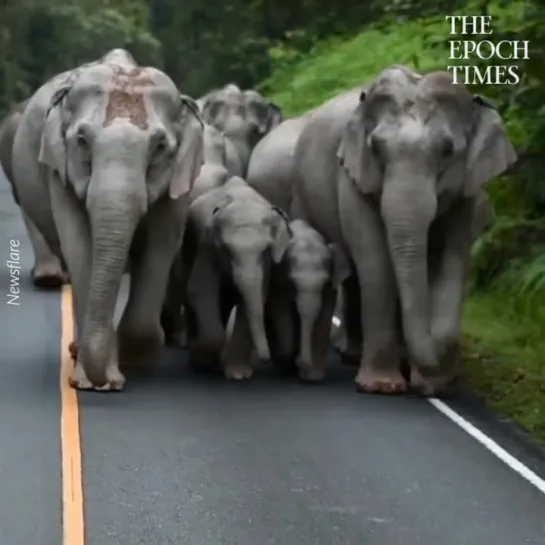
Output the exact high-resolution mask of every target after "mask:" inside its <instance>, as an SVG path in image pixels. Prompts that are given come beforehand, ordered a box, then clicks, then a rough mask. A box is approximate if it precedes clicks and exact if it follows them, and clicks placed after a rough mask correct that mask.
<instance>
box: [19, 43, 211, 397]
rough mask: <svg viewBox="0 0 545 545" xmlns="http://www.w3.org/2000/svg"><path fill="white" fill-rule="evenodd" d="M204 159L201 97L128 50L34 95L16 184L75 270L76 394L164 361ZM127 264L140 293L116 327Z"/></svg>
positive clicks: (107, 386) (111, 385) (22, 129)
mask: <svg viewBox="0 0 545 545" xmlns="http://www.w3.org/2000/svg"><path fill="white" fill-rule="evenodd" d="M202 162H203V124H202V120H201V119H200V115H199V114H198V108H197V106H196V104H195V102H194V101H193V100H192V99H190V98H189V97H185V96H182V95H180V93H179V91H178V90H177V88H176V86H175V84H174V83H173V82H172V80H171V79H170V78H169V77H168V76H167V75H165V74H164V73H163V72H161V71H159V70H157V69H154V68H149V67H145V68H142V67H138V66H137V64H136V63H135V61H134V59H133V58H132V56H131V55H130V54H129V53H128V52H126V51H124V50H112V51H110V52H109V53H108V54H107V55H105V56H104V57H103V58H102V59H100V60H98V61H95V62H92V63H89V64H87V65H83V66H80V67H78V68H76V69H74V70H70V71H68V72H65V73H63V74H60V75H58V76H56V77H54V78H52V79H51V80H50V81H48V82H47V83H45V84H44V85H43V86H42V87H41V88H40V89H38V91H36V93H35V94H34V95H33V97H32V98H31V99H30V102H29V103H28V105H27V108H26V109H25V111H24V113H23V115H22V117H21V120H20V125H19V128H18V129H17V133H16V135H15V141H14V145H13V178H14V184H15V186H16V190H17V194H18V197H19V201H20V205H21V207H22V208H23V209H24V211H25V212H26V213H27V214H28V216H29V217H30V218H31V220H32V221H33V223H34V224H35V225H36V227H37V228H38V229H39V230H40V232H41V233H42V234H43V235H44V237H45V239H46V240H47V242H48V244H49V246H50V247H51V249H52V250H53V251H54V252H55V253H56V254H57V255H58V256H60V255H61V254H62V255H63V256H64V258H65V260H66V263H67V266H68V270H69V272H70V276H71V281H72V288H73V289H72V291H73V293H72V299H73V312H74V319H75V326H76V327H75V329H76V331H75V332H74V338H75V340H76V341H77V361H76V364H75V367H74V370H73V372H72V375H71V377H70V384H71V386H72V387H74V388H80V389H102V390H119V389H122V388H123V386H124V383H125V376H124V374H123V373H122V371H121V369H120V368H124V367H125V368H127V369H130V368H131V367H133V368H134V367H137V366H139V365H146V366H147V365H153V364H154V363H155V362H156V360H157V357H158V353H159V350H160V348H161V346H162V345H163V330H162V328H161V326H160V323H159V315H160V309H161V304H162V301H163V298H164V296H165V291H166V285H167V279H168V272H169V269H170V266H171V264H172V262H173V259H174V256H175V254H176V252H177V251H178V250H179V248H180V244H181V242H182V237H183V231H184V226H185V221H186V216H187V208H188V199H189V193H190V190H191V187H192V185H193V182H194V180H195V178H196V177H197V175H198V173H199V170H200V168H201V165H202ZM127 267H128V270H129V272H130V275H131V283H130V293H129V297H128V302H127V305H126V307H125V309H124V312H123V316H122V318H121V322H120V324H119V327H118V328H117V331H115V330H114V324H113V318H114V309H115V305H116V301H117V297H118V292H119V288H120V283H121V278H122V275H123V272H124V271H125V270H126V269H127Z"/></svg>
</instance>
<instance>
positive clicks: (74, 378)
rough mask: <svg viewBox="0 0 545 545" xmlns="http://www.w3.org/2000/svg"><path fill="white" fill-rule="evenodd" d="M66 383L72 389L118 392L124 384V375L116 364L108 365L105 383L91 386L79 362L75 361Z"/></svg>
mask: <svg viewBox="0 0 545 545" xmlns="http://www.w3.org/2000/svg"><path fill="white" fill-rule="evenodd" d="M68 384H69V385H70V387H71V388H74V390H81V391H91V390H92V391H95V392H120V391H121V390H123V388H124V386H125V377H124V376H123V374H122V373H121V372H120V371H119V369H118V367H117V366H114V365H110V366H109V367H108V369H106V384H104V385H103V386H93V384H92V383H91V381H90V380H89V379H88V378H87V375H86V374H85V370H84V369H83V366H82V364H81V363H80V362H76V365H75V366H74V369H73V371H72V373H71V375H70V377H69V378H68Z"/></svg>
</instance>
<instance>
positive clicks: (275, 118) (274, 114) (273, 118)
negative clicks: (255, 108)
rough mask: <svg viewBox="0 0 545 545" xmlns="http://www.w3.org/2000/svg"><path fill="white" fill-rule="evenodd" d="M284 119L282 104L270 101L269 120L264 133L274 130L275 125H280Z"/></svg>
mask: <svg viewBox="0 0 545 545" xmlns="http://www.w3.org/2000/svg"><path fill="white" fill-rule="evenodd" d="M283 120H284V116H283V114H282V108H280V106H278V104H275V103H274V102H269V104H268V115H267V122H266V125H265V126H264V129H265V132H264V133H263V134H265V133H268V132H270V131H272V130H273V129H274V128H275V127H278V125H280V123H282V121H283Z"/></svg>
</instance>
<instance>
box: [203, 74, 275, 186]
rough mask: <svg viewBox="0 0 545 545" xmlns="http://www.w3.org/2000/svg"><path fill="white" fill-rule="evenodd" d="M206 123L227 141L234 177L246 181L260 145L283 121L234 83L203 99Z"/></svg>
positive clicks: (268, 104)
mask: <svg viewBox="0 0 545 545" xmlns="http://www.w3.org/2000/svg"><path fill="white" fill-rule="evenodd" d="M199 101H200V103H201V111H202V116H203V119H204V120H205V121H206V122H207V123H209V124H211V125H214V126H215V127H217V128H218V129H220V130H221V131H223V133H224V134H225V136H226V138H227V141H228V142H227V164H228V170H229V173H230V175H232V176H234V175H236V176H241V177H242V178H246V173H247V169H248V163H249V161H250V156H251V154H252V150H253V149H254V147H255V146H256V144H257V143H258V142H259V140H261V138H263V136H265V135H266V134H267V133H268V132H270V131H271V130H272V129H273V128H274V127H276V126H277V125H279V124H280V123H281V121H282V110H281V109H280V107H279V106H278V105H276V104H274V103H273V102H268V101H267V100H265V98H264V97H263V96H262V95H261V94H259V93H258V92H257V91H255V90H253V89H248V90H245V91H242V90H241V89H240V88H239V87H238V86H237V85H235V84H234V83H229V84H227V85H226V86H225V87H223V88H222V89H219V90H216V91H211V92H210V93H208V94H207V95H205V96H204V97H201V98H200V99H199Z"/></svg>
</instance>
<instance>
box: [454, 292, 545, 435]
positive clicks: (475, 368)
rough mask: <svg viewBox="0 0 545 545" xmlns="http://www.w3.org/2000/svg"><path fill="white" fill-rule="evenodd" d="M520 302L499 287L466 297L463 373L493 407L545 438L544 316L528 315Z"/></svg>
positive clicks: (463, 327)
mask: <svg viewBox="0 0 545 545" xmlns="http://www.w3.org/2000/svg"><path fill="white" fill-rule="evenodd" d="M517 302H518V299H517V298H516V296H514V295H511V296H509V294H507V295H505V294H504V295H503V296H502V295H500V294H499V293H497V292H490V293H482V292H481V293H479V292H477V293H473V294H471V295H470V296H469V297H468V298H467V299H466V303H465V308H464V318H463V322H462V329H463V333H464V344H465V347H464V355H465V358H464V375H465V378H466V380H467V382H468V384H469V385H470V386H471V387H472V389H473V390H474V391H476V392H477V393H480V394H481V395H483V396H484V397H485V399H486V401H487V402H488V404H489V405H490V406H491V407H493V408H494V409H496V410H497V411H498V412H499V413H501V414H504V415H505V416H507V417H509V418H511V419H512V420H514V421H515V422H517V423H518V424H519V425H521V426H522V427H523V428H524V429H526V430H527V431H528V432H530V433H531V434H532V435H533V436H534V437H535V438H536V439H538V440H539V441H541V442H544V443H545V366H544V365H543V355H544V354H545V336H544V335H543V325H540V324H543V321H541V322H537V321H536V320H535V319H534V317H533V316H530V317H529V316H527V315H526V314H525V313H524V312H523V311H522V309H520V308H518V305H517Z"/></svg>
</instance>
